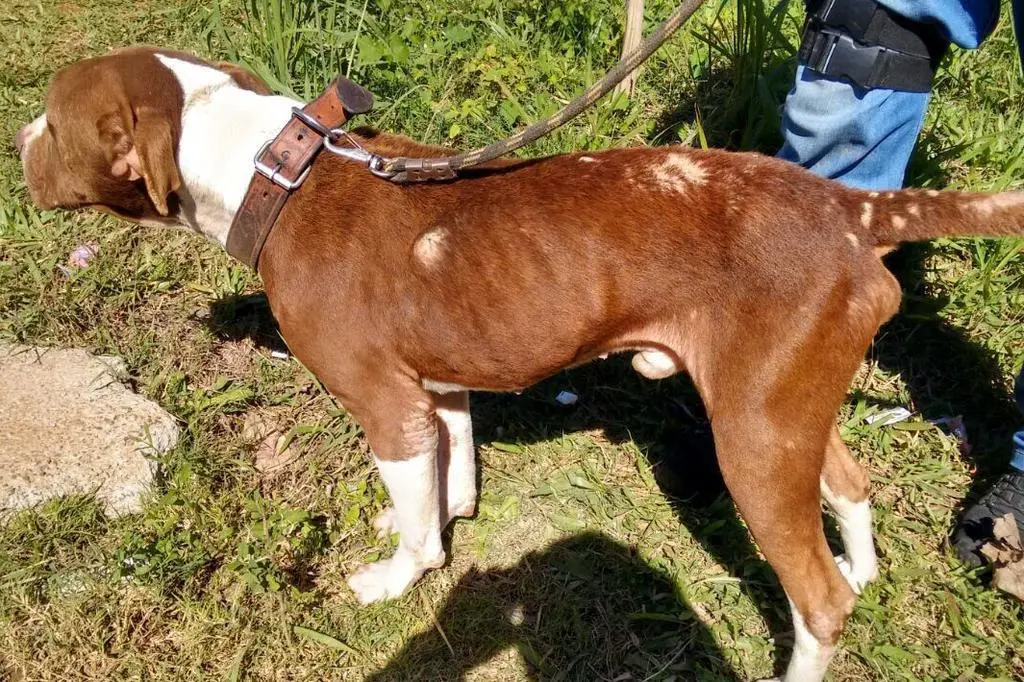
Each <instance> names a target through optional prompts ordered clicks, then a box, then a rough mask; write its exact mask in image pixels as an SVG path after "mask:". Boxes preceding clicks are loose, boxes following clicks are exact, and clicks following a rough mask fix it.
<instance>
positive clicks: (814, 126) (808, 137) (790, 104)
mask: <svg viewBox="0 0 1024 682" xmlns="http://www.w3.org/2000/svg"><path fill="white" fill-rule="evenodd" d="M1013 18H1014V27H1015V29H1016V30H1017V34H1018V41H1017V48H1018V50H1020V52H1021V61H1022V63H1024V45H1022V42H1024V41H1021V40H1020V39H1019V38H1020V36H1021V35H1022V33H1024V0H1014V2H1013ZM982 37H983V36H982ZM929 99H930V95H929V94H928V93H918V92H898V91H895V90H884V89H873V90H864V89H862V88H860V87H858V86H856V85H853V84H851V83H847V82H844V81H838V80H831V79H828V78H825V77H824V76H821V75H819V74H817V73H815V72H813V71H809V70H807V69H806V68H804V66H803V65H802V64H801V65H800V66H798V67H797V71H796V81H795V83H794V85H793V89H792V90H791V91H790V92H789V95H788V96H787V97H786V107H785V111H784V112H783V117H782V131H783V135H784V136H785V142H784V143H783V145H782V149H780V150H779V153H778V156H779V157H780V158H783V159H786V160H787V161H792V162H794V163H798V164H800V165H802V166H805V167H806V168H808V169H810V170H811V171H813V172H815V173H817V174H818V175H821V176H824V177H826V178H832V179H834V180H838V181H840V182H842V183H844V184H846V185H849V186H851V187H858V188H861V189H868V190H890V189H899V188H900V187H902V186H903V176H904V173H905V172H906V168H907V162H908V161H909V160H910V154H911V152H912V151H913V150H914V144H915V143H916V141H917V135H918V133H919V132H920V130H921V125H922V124H923V122H924V114H925V110H926V109H927V108H928V100H929ZM1015 397H1016V400H1017V405H1018V406H1019V407H1020V408H1021V411H1022V412H1024V367H1022V368H1021V372H1020V374H1019V375H1018V376H1017V382H1016V390H1015ZM1010 466H1011V467H1013V468H1014V469H1017V470H1019V471H1024V429H1022V430H1020V431H1018V432H1017V433H1016V434H1014V436H1013V454H1012V455H1011V459H1010Z"/></svg>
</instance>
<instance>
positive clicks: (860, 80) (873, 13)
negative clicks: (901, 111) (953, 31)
mask: <svg viewBox="0 0 1024 682" xmlns="http://www.w3.org/2000/svg"><path fill="white" fill-rule="evenodd" d="M948 49H949V39H948V38H946V37H945V35H943V33H942V31H941V29H940V28H939V26H938V25H936V24H926V23H922V22H918V21H911V20H910V19H907V18H906V17H903V16H900V15H899V14H896V13H895V12H893V11H891V10H889V9H887V8H885V7H883V6H882V5H879V4H878V3H877V2H875V1H874V0H808V3H807V22H806V23H805V24H804V35H803V40H802V41H801V43H800V61H801V62H802V63H804V64H806V66H807V68H808V69H810V70H811V71H814V72H816V73H819V74H821V75H823V76H827V77H829V78H835V79H840V80H847V81H850V82H851V83H854V84H855V85H858V86H860V87H861V88H864V89H866V90H870V89H872V88H885V89H889V90H903V91H907V92H928V91H929V90H931V87H932V81H933V80H934V78H935V71H936V69H937V68H938V66H939V62H940V61H942V57H943V56H945V54H946V51H947V50H948Z"/></svg>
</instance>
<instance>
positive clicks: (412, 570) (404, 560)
mask: <svg viewBox="0 0 1024 682" xmlns="http://www.w3.org/2000/svg"><path fill="white" fill-rule="evenodd" d="M421 575H423V569H422V568H420V567H419V566H418V565H417V564H416V562H415V561H413V560H412V559H410V558H409V557H408V556H407V555H403V554H396V555H395V556H393V557H391V558H390V559H381V560H380V561H375V562H374V563H372V564H366V565H365V566H362V567H360V568H359V569H358V570H357V571H356V572H355V573H353V574H352V575H351V576H350V577H349V579H348V586H349V587H350V588H352V591H353V592H355V593H356V598H357V599H359V602H360V603H361V604H372V603H373V602H377V601H383V600H385V599H394V598H395V597H400V596H402V594H404V593H405V591H406V590H407V589H409V587H410V586H411V585H412V584H413V583H414V582H416V580H417V579H418V578H419V577H420V576H421Z"/></svg>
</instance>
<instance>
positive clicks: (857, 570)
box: [821, 480, 878, 594]
mask: <svg viewBox="0 0 1024 682" xmlns="http://www.w3.org/2000/svg"><path fill="white" fill-rule="evenodd" d="M821 496H822V497H823V498H825V501H826V502H828V506H830V507H831V508H832V510H833V511H834V512H835V513H836V521H837V522H838V523H839V535H840V536H842V538H843V548H844V549H845V550H846V553H845V554H841V555H839V556H837V557H836V565H837V566H838V567H839V571H840V572H841V573H842V574H843V577H845V578H846V581H847V582H848V583H850V587H852V588H853V591H854V592H856V593H857V594H860V593H861V591H862V590H863V589H864V587H865V586H866V585H867V584H868V583H870V582H871V581H873V580H874V579H875V578H877V577H878V557H877V556H876V555H875V540H874V536H873V535H872V533H871V507H870V506H869V505H868V501H867V500H862V501H861V502H852V501H850V500H848V499H846V498H845V497H843V496H842V495H838V494H836V493H834V492H833V491H832V490H831V489H830V488H829V487H828V485H827V484H826V483H825V481H824V480H822V481H821Z"/></svg>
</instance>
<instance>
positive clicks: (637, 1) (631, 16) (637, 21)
mask: <svg viewBox="0 0 1024 682" xmlns="http://www.w3.org/2000/svg"><path fill="white" fill-rule="evenodd" d="M643 30H644V0H626V36H625V38H624V39H623V41H622V55H623V56H625V55H627V54H629V53H630V52H632V51H633V50H634V49H636V46H637V45H639V44H640V40H641V39H642V38H643ZM639 71H640V68H639V67H637V68H636V69H634V70H633V72H632V73H630V74H629V75H628V76H626V78H625V79H623V81H622V82H621V83H619V84H618V85H616V86H615V93H616V94H618V93H620V92H624V93H626V95H627V96H632V95H633V90H634V89H635V88H636V78H637V75H638V73H639Z"/></svg>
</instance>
